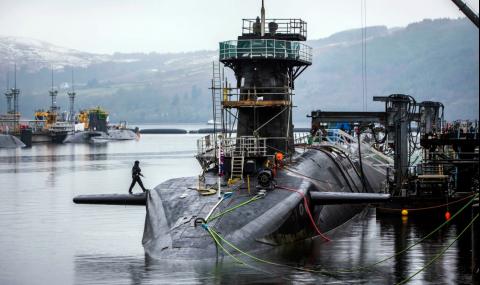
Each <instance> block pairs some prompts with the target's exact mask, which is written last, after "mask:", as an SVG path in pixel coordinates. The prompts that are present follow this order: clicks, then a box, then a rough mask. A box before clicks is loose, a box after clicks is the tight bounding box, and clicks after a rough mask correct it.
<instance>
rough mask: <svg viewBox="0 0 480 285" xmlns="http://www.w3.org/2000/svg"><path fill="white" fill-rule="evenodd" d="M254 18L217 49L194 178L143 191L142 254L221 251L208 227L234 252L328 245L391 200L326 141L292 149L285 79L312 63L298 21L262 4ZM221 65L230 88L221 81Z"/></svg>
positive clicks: (373, 169) (188, 255)
mask: <svg viewBox="0 0 480 285" xmlns="http://www.w3.org/2000/svg"><path fill="white" fill-rule="evenodd" d="M260 14H261V16H260V17H257V18H255V19H243V24H242V34H241V35H240V36H238V38H237V40H230V41H225V42H221V43H220V44H219V47H220V48H219V61H220V63H218V64H214V68H213V80H212V88H211V89H212V96H213V97H212V99H213V100H212V101H213V104H214V106H213V116H214V118H213V120H214V121H218V122H221V124H220V126H215V129H216V130H215V131H214V132H213V133H212V134H211V135H208V136H206V137H204V138H201V139H199V140H198V142H197V155H196V158H197V160H198V162H199V163H200V165H201V166H202V169H203V172H202V175H201V176H200V177H182V178H174V179H170V180H168V181H165V182H163V183H161V184H160V185H158V186H157V187H155V188H154V189H152V190H150V191H148V193H147V194H146V200H145V203H146V219H145V228H144V234H143V239H142V244H143V247H144V250H145V253H146V255H147V256H148V257H150V258H153V259H163V260H193V259H205V258H216V257H218V256H219V255H222V254H223V255H225V253H224V252H222V251H221V250H219V248H218V245H217V243H216V242H215V237H214V236H212V234H211V233H212V231H214V232H215V233H218V235H221V236H222V238H223V239H224V240H227V241H229V242H230V243H231V244H234V245H235V246H237V247H238V248H240V249H242V250H243V251H256V250H268V249H271V248H272V247H278V246H282V245H286V244H293V243H296V242H302V241H305V240H310V239H322V240H325V241H329V240H330V239H331V238H330V235H331V234H332V235H333V234H334V231H335V229H336V228H338V227H339V226H341V225H343V224H345V223H347V222H348V221H350V220H351V219H353V218H354V217H356V216H357V215H358V214H361V213H362V212H363V211H364V210H365V209H366V207H367V206H368V203H375V202H382V201H386V200H388V199H389V198H390V195H389V194H384V193H383V192H382V189H383V186H382V185H384V181H385V177H386V173H385V172H386V167H382V166H378V163H376V162H375V161H374V160H373V159H371V158H369V157H364V158H363V159H355V158H353V157H352V156H350V155H349V154H348V153H347V151H346V150H345V149H342V148H341V147H337V146H334V145H329V144H317V145H312V146H310V147H308V148H305V147H300V148H299V147H296V142H295V139H294V136H293V130H294V125H293V122H292V108H293V107H294V106H293V97H294V96H293V95H294V87H295V84H294V83H295V80H296V79H297V78H298V77H299V76H300V75H301V74H302V72H303V71H304V70H305V69H306V68H308V67H309V66H310V65H311V64H312V52H311V51H312V49H311V48H310V47H309V46H307V45H306V44H305V43H304V42H305V41H306V39H307V23H306V22H304V21H303V20H301V19H266V18H265V8H264V3H263V1H262V7H261V13H260ZM221 64H223V66H224V68H229V69H231V70H232V71H233V73H234V75H235V81H236V85H235V86H233V87H232V86H231V85H229V84H227V83H225V81H224V79H222V75H221V74H222V71H221V68H220V66H221ZM235 128H236V133H234V134H232V132H229V131H228V130H230V129H231V130H233V129H235ZM360 157H361V156H360Z"/></svg>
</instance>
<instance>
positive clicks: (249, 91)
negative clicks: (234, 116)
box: [221, 87, 293, 108]
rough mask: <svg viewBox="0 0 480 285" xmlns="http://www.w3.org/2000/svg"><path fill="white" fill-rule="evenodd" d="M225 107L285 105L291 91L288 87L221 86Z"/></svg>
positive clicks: (222, 101) (287, 102)
mask: <svg viewBox="0 0 480 285" xmlns="http://www.w3.org/2000/svg"><path fill="white" fill-rule="evenodd" d="M221 89H222V98H221V104H222V105H223V106H224V107H225V108H231V107H248V106H274V105H275V106H276V105H281V106H286V105H289V104H290V99H291V96H292V95H293V91H292V89H291V88H289V87H255V88H244V87H242V88H231V87H229V88H221Z"/></svg>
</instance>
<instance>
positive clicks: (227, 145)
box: [197, 135, 267, 157]
mask: <svg viewBox="0 0 480 285" xmlns="http://www.w3.org/2000/svg"><path fill="white" fill-rule="evenodd" d="M221 144H222V149H223V153H224V155H225V156H227V157H231V156H233V155H234V154H238V153H241V154H242V155H243V156H245V157H247V156H266V155H267V138H257V137H252V136H243V137H239V138H223V139H221ZM218 145H219V144H218V142H215V141H213V140H212V136H210V135H207V136H205V137H203V138H200V139H198V140H197V156H202V157H210V156H214V155H215V153H216V152H217V150H218Z"/></svg>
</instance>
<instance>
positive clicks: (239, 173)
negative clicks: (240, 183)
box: [230, 151, 245, 179]
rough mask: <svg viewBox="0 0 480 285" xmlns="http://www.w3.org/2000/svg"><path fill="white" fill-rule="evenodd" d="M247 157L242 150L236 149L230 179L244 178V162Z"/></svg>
mask: <svg viewBox="0 0 480 285" xmlns="http://www.w3.org/2000/svg"><path fill="white" fill-rule="evenodd" d="M244 162H245V157H244V156H243V153H242V152H239V151H235V152H234V153H233V156H232V171H231V172H230V179H235V178H239V179H243V164H244Z"/></svg>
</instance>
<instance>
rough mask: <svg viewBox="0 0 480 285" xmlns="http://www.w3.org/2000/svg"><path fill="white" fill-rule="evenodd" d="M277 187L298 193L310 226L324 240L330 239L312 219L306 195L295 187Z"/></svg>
mask: <svg viewBox="0 0 480 285" xmlns="http://www.w3.org/2000/svg"><path fill="white" fill-rule="evenodd" d="M277 188H280V189H284V190H287V191H292V192H296V193H298V194H300V196H302V197H303V203H304V204H305V211H306V212H307V215H308V217H309V218H310V222H311V223H312V226H313V227H314V228H315V230H316V231H317V233H318V235H319V236H321V237H322V238H323V239H324V240H326V241H331V239H330V238H328V237H327V236H325V235H324V234H323V233H322V232H321V231H320V229H319V228H318V227H317V224H315V221H314V220H313V217H312V213H311V212H310V207H309V205H308V202H307V197H305V195H304V194H303V193H302V192H300V191H298V190H295V189H291V188H287V187H282V186H277Z"/></svg>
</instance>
